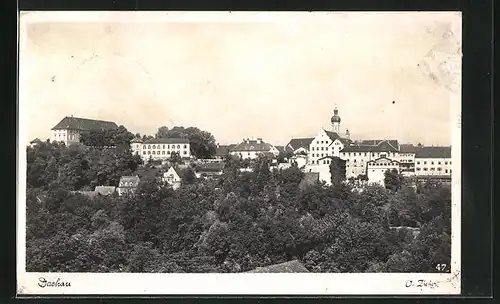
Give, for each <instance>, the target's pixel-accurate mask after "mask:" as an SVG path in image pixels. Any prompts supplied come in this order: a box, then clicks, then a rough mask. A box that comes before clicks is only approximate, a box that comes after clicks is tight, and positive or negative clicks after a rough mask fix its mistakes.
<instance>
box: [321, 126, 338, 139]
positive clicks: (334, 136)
mask: <svg viewBox="0 0 500 304" xmlns="http://www.w3.org/2000/svg"><path fill="white" fill-rule="evenodd" d="M323 131H325V133H326V135H328V137H330V139H331V140H332V141H335V140H336V139H337V138H340V135H338V134H337V133H335V132H332V131H326V130H324V129H323Z"/></svg>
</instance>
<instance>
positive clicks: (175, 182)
mask: <svg viewBox="0 0 500 304" xmlns="http://www.w3.org/2000/svg"><path fill="white" fill-rule="evenodd" d="M161 180H162V182H164V183H166V184H169V185H170V186H172V188H173V189H174V190H177V189H178V188H179V187H180V186H181V182H182V179H181V177H180V176H179V173H177V171H176V170H175V168H174V167H170V168H169V169H168V170H167V172H165V173H163V177H162V179H161Z"/></svg>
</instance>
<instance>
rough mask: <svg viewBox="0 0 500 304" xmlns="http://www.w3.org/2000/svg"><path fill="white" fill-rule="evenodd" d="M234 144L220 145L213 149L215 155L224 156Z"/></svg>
mask: <svg viewBox="0 0 500 304" xmlns="http://www.w3.org/2000/svg"><path fill="white" fill-rule="evenodd" d="M234 146H235V145H220V146H218V147H217V148H216V149H215V155H216V156H226V155H227V154H228V153H229V151H230V150H231V148H233V147H234Z"/></svg>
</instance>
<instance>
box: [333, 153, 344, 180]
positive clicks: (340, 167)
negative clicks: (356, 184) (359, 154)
mask: <svg viewBox="0 0 500 304" xmlns="http://www.w3.org/2000/svg"><path fill="white" fill-rule="evenodd" d="M345 164H346V162H345V160H343V159H341V158H340V157H336V156H333V157H332V158H331V163H330V174H331V182H332V184H338V183H340V182H341V181H343V180H345V178H346V165H345Z"/></svg>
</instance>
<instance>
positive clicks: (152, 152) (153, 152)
mask: <svg viewBox="0 0 500 304" xmlns="http://www.w3.org/2000/svg"><path fill="white" fill-rule="evenodd" d="M183 152H184V153H182V154H184V155H186V154H187V151H183ZM172 153H173V152H172ZM142 154H143V155H146V151H142ZM147 154H148V155H150V154H152V155H165V151H161V154H160V151H147ZM167 155H170V151H167Z"/></svg>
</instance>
